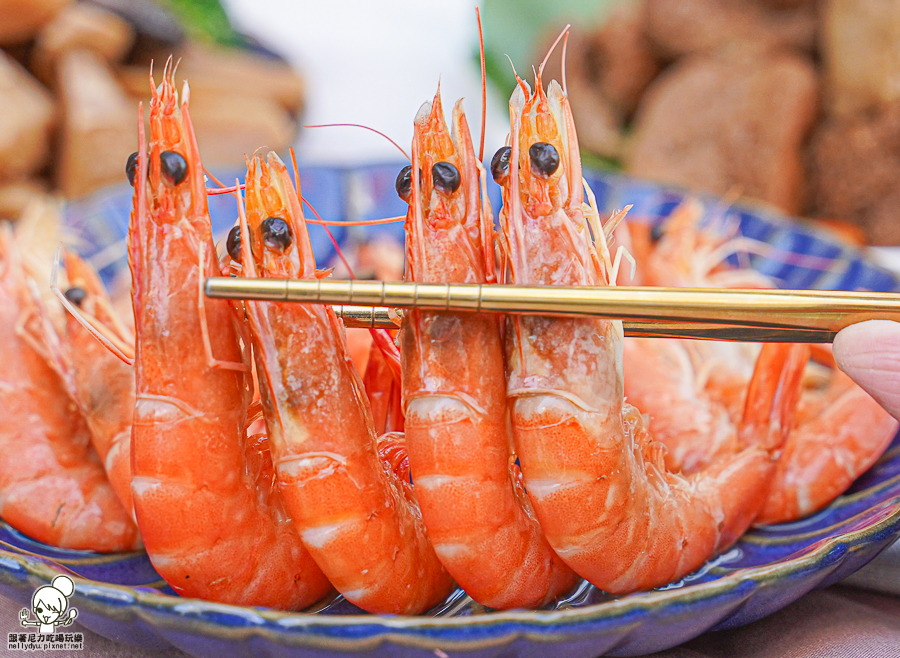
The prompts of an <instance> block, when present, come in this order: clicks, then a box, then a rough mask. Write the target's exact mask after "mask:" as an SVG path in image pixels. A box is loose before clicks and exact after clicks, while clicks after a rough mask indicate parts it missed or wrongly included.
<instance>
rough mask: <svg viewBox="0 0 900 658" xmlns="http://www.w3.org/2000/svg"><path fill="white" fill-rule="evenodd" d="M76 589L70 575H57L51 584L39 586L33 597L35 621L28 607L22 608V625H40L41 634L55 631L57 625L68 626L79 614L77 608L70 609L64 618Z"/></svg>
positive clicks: (20, 619) (32, 606) (20, 620)
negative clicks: (30, 616)
mask: <svg viewBox="0 0 900 658" xmlns="http://www.w3.org/2000/svg"><path fill="white" fill-rule="evenodd" d="M74 591H75V583H73V582H72V579H71V578H69V577H68V576H57V577H56V578H54V579H53V580H52V581H50V584H49V585H44V586H43V587H38V588H37V589H36V590H35V591H34V596H32V597H31V609H32V611H33V612H34V616H35V617H37V619H36V620H35V621H31V620H30V619H28V609H27V608H22V611H21V612H19V622H20V623H21V624H22V626H25V627H27V626H40V627H41V628H40V632H41V634H49V633H55V632H56V627H57V626H68V625H69V624H71V623H72V622H73V621H75V618H76V617H77V616H78V611H77V610H76V609H75V608H72V609H71V610H69V613H68V615H66V617H65V618H63V613H64V612H65V611H66V608H68V607H69V597H70V596H72V592H74Z"/></svg>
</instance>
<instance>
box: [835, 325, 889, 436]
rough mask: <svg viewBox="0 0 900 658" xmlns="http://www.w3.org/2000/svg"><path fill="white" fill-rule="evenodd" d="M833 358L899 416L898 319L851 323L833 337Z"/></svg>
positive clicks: (869, 392) (867, 390)
mask: <svg viewBox="0 0 900 658" xmlns="http://www.w3.org/2000/svg"><path fill="white" fill-rule="evenodd" d="M834 360H835V361H836V362H837V365H838V367H839V368H840V369H841V370H843V371H844V372H846V373H847V374H848V375H849V376H850V377H851V378H852V379H853V381H855V382H856V383H857V384H859V385H860V386H861V387H862V388H863V390H865V391H866V392H867V393H868V394H869V395H871V396H872V397H873V398H874V399H875V401H876V402H878V404H880V405H881V406H882V407H884V408H885V409H886V410H887V412H888V413H889V414H891V415H892V416H893V417H894V418H897V419H898V420H900V323H898V322H891V321H889V320H869V321H868V322H860V323H859V324H854V325H850V326H849V327H847V328H846V329H843V330H842V331H840V332H839V333H838V335H837V336H836V337H835V339H834Z"/></svg>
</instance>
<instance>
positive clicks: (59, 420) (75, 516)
mask: <svg viewBox="0 0 900 658" xmlns="http://www.w3.org/2000/svg"><path fill="white" fill-rule="evenodd" d="M21 257H22V254H21V253H20V251H19V247H18V245H17V244H16V243H15V240H14V238H13V236H12V230H11V228H10V226H9V224H6V223H3V224H2V225H0V327H2V329H0V335H2V336H3V340H2V342H0V364H2V365H0V406H2V408H3V413H4V415H5V417H4V422H3V425H2V429H0V450H2V451H3V454H4V455H5V456H4V458H3V459H0V517H2V518H3V519H4V520H5V521H6V522H7V523H9V524H10V525H11V526H13V527H14V528H16V529H17V530H19V531H20V532H23V533H24V534H26V535H28V536H29V537H31V538H33V539H36V540H37V541H40V542H43V543H45V544H50V545H52V546H59V547H62V548H73V549H84V550H93V551H100V552H115V551H127V550H132V549H134V548H137V547H138V546H139V545H140V541H139V538H138V532H137V528H136V527H135V525H134V522H133V521H132V520H131V519H130V518H129V516H128V513H127V512H126V511H125V509H124V508H123V507H122V504H121V503H120V502H119V499H118V498H117V497H116V494H115V493H114V492H113V490H112V487H110V484H109V481H108V480H107V479H106V474H105V473H104V472H103V467H102V466H101V464H100V461H99V459H98V458H97V455H96V453H95V452H94V450H93V449H92V448H91V445H90V434H89V432H88V430H87V426H86V425H85V422H84V419H83V418H82V416H81V414H79V412H78V408H77V407H76V405H75V403H74V401H73V400H72V398H71V397H69V395H68V392H67V389H66V386H65V385H64V382H63V379H62V378H61V377H60V374H59V372H58V371H57V370H56V369H55V367H53V366H52V365H51V364H52V363H54V361H52V359H53V358H54V357H53V353H54V352H58V351H59V348H58V345H57V346H55V347H54V345H52V344H51V343H55V341H56V340H57V337H56V334H55V332H54V329H53V328H52V327H51V326H47V323H48V320H47V318H46V313H45V311H43V310H42V308H41V302H40V299H39V297H38V293H37V292H36V291H35V290H30V289H29V285H28V281H27V278H26V275H25V271H24V269H23V266H22V262H21Z"/></svg>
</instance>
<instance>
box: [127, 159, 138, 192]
mask: <svg viewBox="0 0 900 658" xmlns="http://www.w3.org/2000/svg"><path fill="white" fill-rule="evenodd" d="M137 156H138V154H137V151H135V152H134V153H132V154H131V155H129V156H128V159H127V160H126V161H125V175H126V176H128V182H129V183H131V187H134V175H135V174H136V173H137Z"/></svg>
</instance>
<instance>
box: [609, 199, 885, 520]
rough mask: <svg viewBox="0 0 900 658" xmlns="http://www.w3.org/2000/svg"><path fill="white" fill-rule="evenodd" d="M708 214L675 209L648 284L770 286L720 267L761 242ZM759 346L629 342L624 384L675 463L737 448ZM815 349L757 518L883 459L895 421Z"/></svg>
mask: <svg viewBox="0 0 900 658" xmlns="http://www.w3.org/2000/svg"><path fill="white" fill-rule="evenodd" d="M702 218H703V212H702V208H701V207H700V206H699V204H698V203H696V202H686V203H684V204H682V206H680V207H679V208H678V209H676V211H675V212H674V213H673V215H672V217H671V218H670V219H669V220H668V221H667V222H666V225H665V227H664V230H663V232H662V233H661V234H660V235H659V236H658V237H657V239H656V243H655V245H654V247H653V248H652V250H648V254H647V255H646V257H645V258H644V261H643V264H644V265H645V267H644V276H645V277H646V280H647V283H649V284H651V285H673V284H674V285H677V286H687V287H709V286H717V285H724V286H727V287H743V288H754V287H771V286H772V283H771V282H770V281H769V280H768V279H767V278H766V277H764V276H762V275H761V274H759V273H757V272H755V271H753V270H750V269H747V268H739V269H733V268H723V267H722V266H721V263H722V260H723V259H724V257H725V256H727V255H729V254H731V253H735V252H737V251H738V249H739V248H742V247H746V248H747V249H761V248H764V246H762V245H758V246H754V245H753V244H751V243H750V242H749V241H747V240H744V239H742V238H731V239H728V238H726V237H723V236H721V235H718V234H717V232H716V231H714V230H702V229H701V226H700V222H701V219H702ZM758 353H759V347H758V346H756V345H751V344H741V343H720V342H713V341H675V340H658V339H653V340H651V339H627V340H626V341H625V370H626V372H627V373H628V377H627V379H626V387H625V393H626V395H627V396H628V398H629V400H631V401H632V402H634V403H635V404H637V405H638V406H639V407H640V408H641V409H642V410H644V411H645V412H647V413H649V414H650V416H651V427H652V428H653V430H654V435H655V436H657V438H659V439H660V440H661V441H663V442H664V443H665V444H666V447H667V448H668V454H667V456H666V463H667V465H668V466H669V467H670V468H671V469H673V470H683V471H684V472H685V473H692V472H695V471H697V470H699V469H701V468H703V467H704V466H705V465H706V464H708V463H710V462H711V461H713V460H714V459H716V458H717V457H718V456H719V455H720V454H722V453H723V452H728V451H729V450H731V449H733V445H734V442H735V441H736V437H737V431H738V430H737V426H738V423H739V421H740V410H741V406H742V404H743V402H744V398H745V395H746V390H747V386H748V384H749V382H750V378H751V376H752V367H753V362H754V360H755V358H756V355H757V354H758ZM815 355H816V359H817V360H818V361H821V362H823V364H824V366H827V368H826V369H827V370H828V372H827V374H826V375H825V376H824V377H823V376H816V375H815V372H814V369H815V368H819V369H822V368H823V366H822V365H811V366H810V368H809V369H808V370H810V373H811V374H812V375H813V376H808V377H806V379H805V384H804V391H803V394H802V396H801V398H800V402H799V405H798V408H797V413H796V414H795V417H794V423H793V426H792V428H791V432H790V435H789V437H788V439H787V442H786V443H785V446H784V450H783V453H782V455H781V457H780V459H779V461H778V465H777V467H776V470H775V474H774V476H773V480H772V484H771V487H770V490H769V493H768V495H767V499H766V503H765V505H764V506H763V508H762V510H761V511H760V514H759V516H758V518H757V519H756V523H779V522H783V521H790V520H794V519H797V518H800V517H802V516H805V515H807V514H809V513H811V512H814V511H816V510H818V509H820V508H821V507H823V506H825V505H827V504H828V503H829V502H831V501H832V500H833V499H834V498H835V497H836V496H838V495H839V494H841V493H842V492H843V491H844V490H846V489H847V487H849V486H850V484H851V483H852V482H853V480H855V479H856V478H857V477H858V476H859V475H860V474H862V473H863V472H864V471H865V470H866V469H867V468H869V467H870V466H871V465H872V464H873V463H874V462H875V461H876V460H877V459H878V457H879V456H880V455H881V453H882V452H884V450H885V448H886V447H887V446H888V444H889V443H890V442H891V439H892V438H893V437H894V435H895V434H896V432H897V427H898V423H897V421H895V420H894V419H893V418H892V417H891V416H890V414H888V413H887V412H886V411H885V410H884V409H882V408H881V407H880V406H879V405H878V404H877V403H876V402H875V400H874V399H872V397H871V396H869V395H868V394H867V393H866V392H865V391H863V390H862V389H861V388H860V387H859V386H857V385H856V384H855V383H853V381H852V380H850V378H849V377H847V375H845V374H844V373H843V372H841V371H840V370H838V369H837V368H835V367H834V363H833V360H832V358H831V354H830V349H829V348H828V347H825V346H820V347H818V348H817V350H816V353H815ZM662 362H665V363H662ZM664 368H665V369H664ZM651 373H652V375H651ZM712 426H714V427H715V429H714V430H713V429H712Z"/></svg>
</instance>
